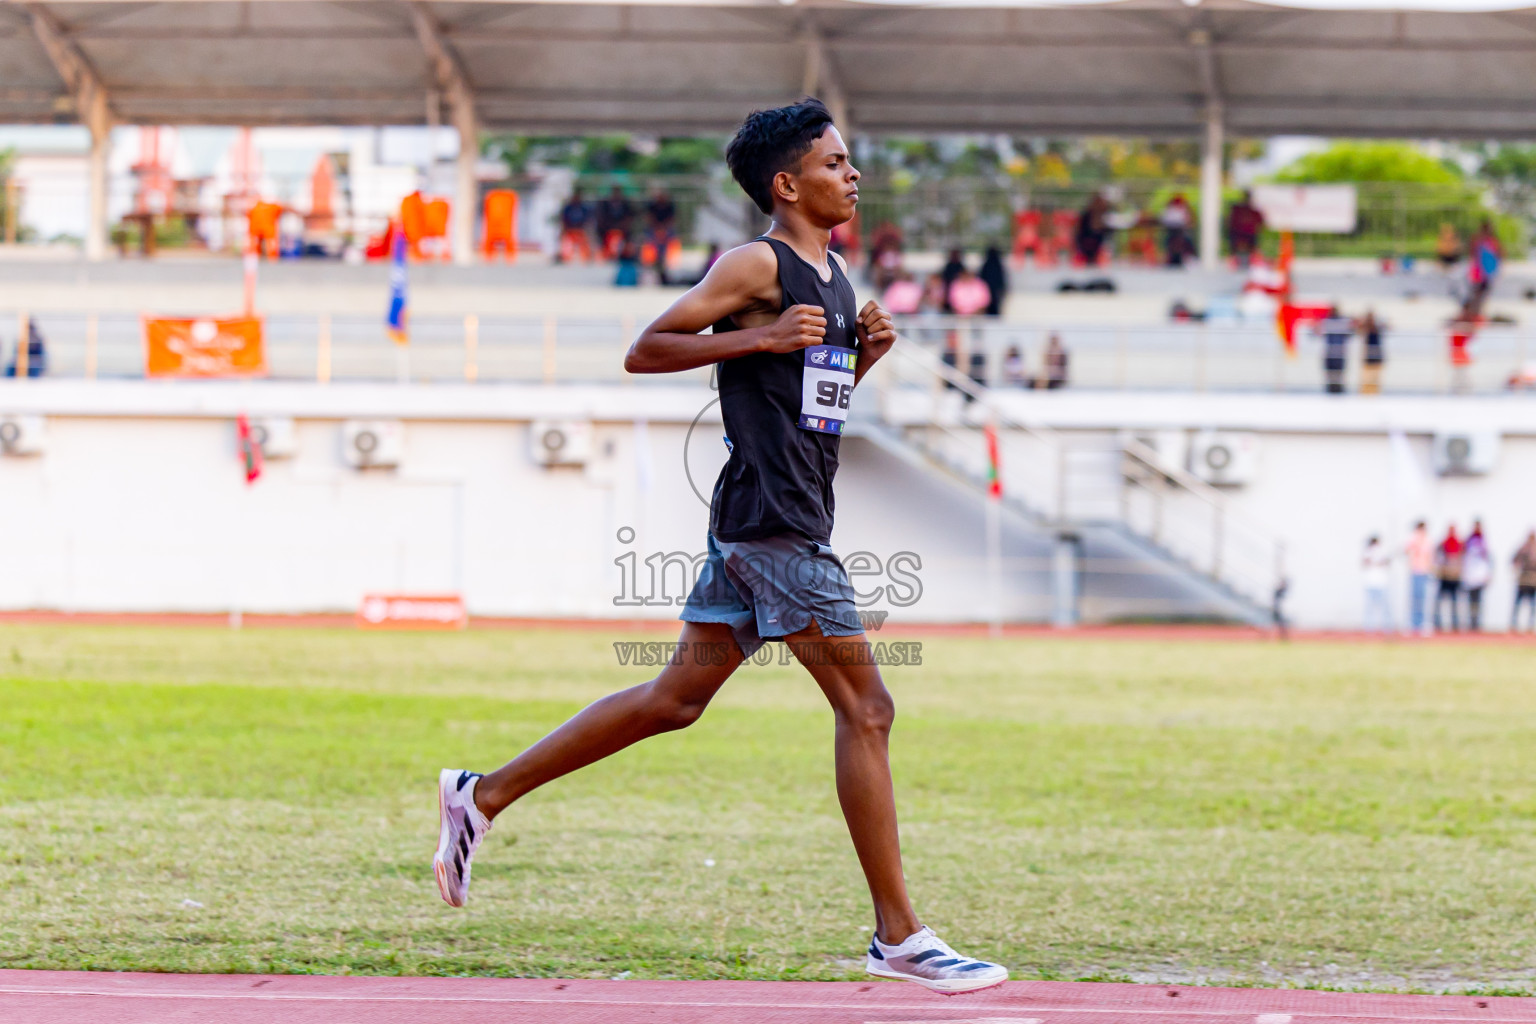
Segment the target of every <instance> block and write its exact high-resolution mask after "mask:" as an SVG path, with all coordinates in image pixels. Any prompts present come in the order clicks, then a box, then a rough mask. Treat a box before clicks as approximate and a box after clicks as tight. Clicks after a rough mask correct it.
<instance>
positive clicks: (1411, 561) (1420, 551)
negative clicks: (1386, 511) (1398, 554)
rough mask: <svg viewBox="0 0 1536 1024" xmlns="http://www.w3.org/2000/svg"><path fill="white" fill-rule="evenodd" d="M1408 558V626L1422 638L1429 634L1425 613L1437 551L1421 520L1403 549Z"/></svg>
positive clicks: (1427, 527) (1416, 524) (1425, 525)
mask: <svg viewBox="0 0 1536 1024" xmlns="http://www.w3.org/2000/svg"><path fill="white" fill-rule="evenodd" d="M1403 553H1404V554H1405V555H1407V556H1408V576H1409V591H1408V609H1409V611H1408V625H1409V628H1410V629H1412V630H1413V631H1414V632H1415V633H1418V634H1419V635H1420V636H1427V635H1428V634H1429V623H1428V622H1427V621H1426V617H1425V612H1426V610H1427V606H1428V604H1429V574H1430V573H1431V572H1432V571H1433V570H1434V568H1435V549H1434V546H1433V545H1432V544H1431V543H1430V540H1429V526H1428V525H1427V524H1426V523H1425V522H1424V520H1422V519H1420V520H1419V521H1418V522H1417V523H1414V524H1413V533H1412V534H1410V535H1409V537H1408V544H1407V546H1406V547H1405V548H1404V549H1403Z"/></svg>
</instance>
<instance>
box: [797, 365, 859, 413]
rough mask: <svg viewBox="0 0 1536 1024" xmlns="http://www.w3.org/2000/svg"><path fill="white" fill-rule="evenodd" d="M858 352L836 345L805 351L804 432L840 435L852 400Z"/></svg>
mask: <svg viewBox="0 0 1536 1024" xmlns="http://www.w3.org/2000/svg"><path fill="white" fill-rule="evenodd" d="M857 359H858V353H857V352H856V350H854V349H851V348H841V347H839V346H836V345H816V346H814V347H812V348H808V349H806V350H805V369H804V371H803V375H802V377H801V388H800V422H799V426H800V427H802V428H803V429H805V430H815V431H819V432H821V433H823V434H841V433H842V432H843V423H844V422H845V421H846V420H847V419H848V402H849V400H850V399H852V398H853V379H854V372H853V368H854V365H855V362H856V361H857Z"/></svg>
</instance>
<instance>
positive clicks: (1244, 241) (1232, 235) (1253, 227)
mask: <svg viewBox="0 0 1536 1024" xmlns="http://www.w3.org/2000/svg"><path fill="white" fill-rule="evenodd" d="M1263 229H1264V215H1263V214H1262V213H1260V212H1259V208H1258V207H1257V206H1254V205H1253V193H1252V192H1244V193H1243V198H1241V199H1239V200H1238V201H1237V202H1236V203H1233V204H1232V209H1231V210H1230V211H1229V212H1228V214H1227V245H1228V247H1229V248H1230V249H1231V250H1232V258H1233V259H1234V260H1235V261H1237V265H1238V266H1240V267H1246V266H1247V265H1248V261H1249V260H1251V259H1253V254H1254V251H1255V250H1257V249H1258V246H1259V232H1260V231H1262V230H1263Z"/></svg>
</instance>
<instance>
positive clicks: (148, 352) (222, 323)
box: [144, 316, 267, 377]
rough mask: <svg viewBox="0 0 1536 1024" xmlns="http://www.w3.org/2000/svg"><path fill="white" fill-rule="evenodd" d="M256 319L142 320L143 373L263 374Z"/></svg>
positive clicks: (259, 323) (263, 352) (264, 364)
mask: <svg viewBox="0 0 1536 1024" xmlns="http://www.w3.org/2000/svg"><path fill="white" fill-rule="evenodd" d="M264 334H265V331H264V329H263V321H262V319H261V317H248V316H227V317H151V316H146V317H145V318H144V374H145V376H148V377H261V376H265V374H266V372H267V350H266V346H265V344H264V343H263V336H264Z"/></svg>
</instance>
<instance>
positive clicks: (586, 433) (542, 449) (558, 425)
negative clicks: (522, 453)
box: [528, 420, 592, 466]
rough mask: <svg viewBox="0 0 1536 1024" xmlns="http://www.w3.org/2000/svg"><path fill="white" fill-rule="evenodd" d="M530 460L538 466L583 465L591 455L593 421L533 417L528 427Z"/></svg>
mask: <svg viewBox="0 0 1536 1024" xmlns="http://www.w3.org/2000/svg"><path fill="white" fill-rule="evenodd" d="M528 442H529V444H530V445H531V446H532V449H533V452H532V454H533V461H534V462H537V463H538V464H539V465H541V466H584V465H586V463H587V460H588V459H590V458H592V424H591V423H588V422H585V421H581V420H534V421H533V423H532V425H531V426H530V427H529V430H528Z"/></svg>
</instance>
